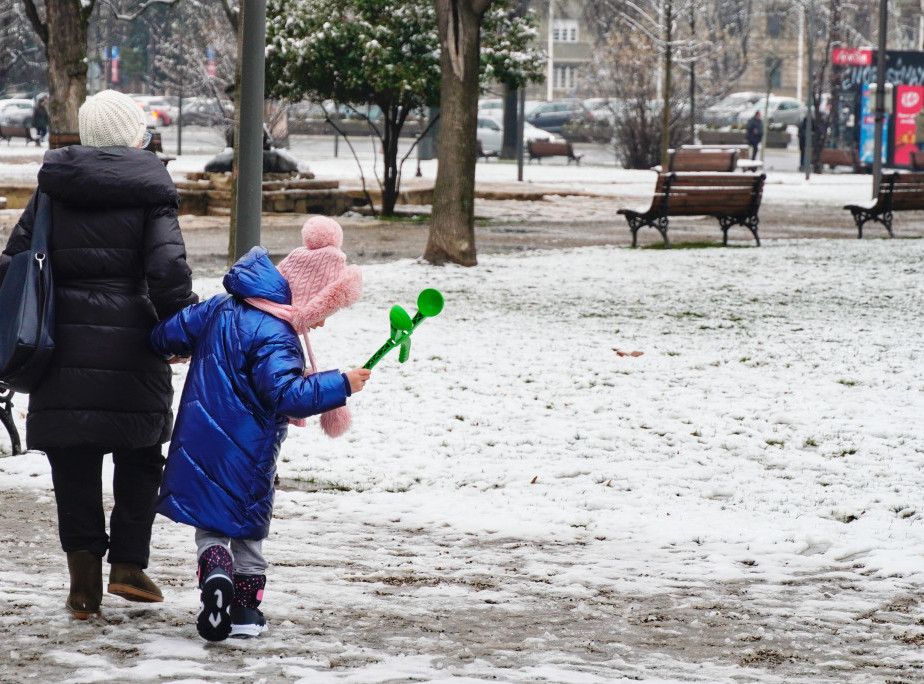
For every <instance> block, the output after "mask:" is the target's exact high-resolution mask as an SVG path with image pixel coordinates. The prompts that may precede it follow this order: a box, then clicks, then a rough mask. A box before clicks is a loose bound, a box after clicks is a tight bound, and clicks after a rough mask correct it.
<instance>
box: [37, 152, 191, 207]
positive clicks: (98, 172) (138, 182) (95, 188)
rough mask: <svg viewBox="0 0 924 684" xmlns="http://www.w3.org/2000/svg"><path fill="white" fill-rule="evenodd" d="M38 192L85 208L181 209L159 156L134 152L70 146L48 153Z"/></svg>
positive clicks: (41, 170) (40, 173)
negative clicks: (157, 207)
mask: <svg viewBox="0 0 924 684" xmlns="http://www.w3.org/2000/svg"><path fill="white" fill-rule="evenodd" d="M38 183H39V187H40V188H41V189H42V190H44V191H45V192H46V193H48V195H50V196H51V197H52V199H54V200H56V201H58V202H62V203H64V204H71V205H75V206H80V207H97V206H101V207H108V208H122V207H138V206H152V205H153V206H156V205H163V204H167V205H172V206H174V207H177V206H179V203H180V198H179V195H178V194H177V190H176V186H175V185H174V184H173V179H172V178H171V177H170V174H169V173H167V169H166V167H164V164H163V162H162V161H160V159H158V158H157V155H155V154H152V153H150V152H148V151H146V150H140V149H136V148H132V147H86V146H84V145H71V146H69V147H62V148H59V149H57V150H48V152H46V153H45V159H44V162H43V163H42V168H41V169H39V173H38Z"/></svg>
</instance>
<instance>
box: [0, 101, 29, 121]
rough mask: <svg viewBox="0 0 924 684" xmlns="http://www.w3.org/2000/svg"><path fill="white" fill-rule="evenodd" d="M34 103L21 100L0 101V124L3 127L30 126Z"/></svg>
mask: <svg viewBox="0 0 924 684" xmlns="http://www.w3.org/2000/svg"><path fill="white" fill-rule="evenodd" d="M34 109H35V103H34V102H33V101H32V100H26V99H22V98H10V99H7V100H0V124H3V125H4V126H25V127H26V128H29V127H30V126H32V111H33V110H34Z"/></svg>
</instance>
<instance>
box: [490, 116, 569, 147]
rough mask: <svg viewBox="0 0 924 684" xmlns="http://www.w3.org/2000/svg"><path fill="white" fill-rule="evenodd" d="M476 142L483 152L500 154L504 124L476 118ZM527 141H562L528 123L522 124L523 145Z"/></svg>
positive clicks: (498, 121)
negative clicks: (479, 144) (477, 141)
mask: <svg viewBox="0 0 924 684" xmlns="http://www.w3.org/2000/svg"><path fill="white" fill-rule="evenodd" d="M476 135H477V137H478V140H480V141H481V149H483V150H484V151H485V152H500V148H501V146H502V145H503V144H504V124H503V121H500V120H499V119H495V118H492V117H490V116H479V117H478V132H477V134H476ZM528 140H551V141H553V142H561V141H562V140H563V139H562V138H561V137H559V136H557V135H555V134H554V133H549V132H548V131H544V130H542V129H541V128H536V127H535V126H533V125H532V124H530V123H527V122H525V121H524V122H523V144H524V146H525V145H526V141H528Z"/></svg>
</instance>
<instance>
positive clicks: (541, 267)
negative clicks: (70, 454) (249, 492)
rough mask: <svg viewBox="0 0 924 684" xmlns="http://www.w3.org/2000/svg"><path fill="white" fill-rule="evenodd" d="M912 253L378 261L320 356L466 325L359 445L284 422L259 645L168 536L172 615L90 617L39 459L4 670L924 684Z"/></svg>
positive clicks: (870, 243)
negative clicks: (458, 264)
mask: <svg viewBox="0 0 924 684" xmlns="http://www.w3.org/2000/svg"><path fill="white" fill-rule="evenodd" d="M922 263H924V241H922V240H873V239H870V240H864V241H858V240H806V241H779V242H773V243H771V244H768V245H765V246H764V247H761V248H759V249H755V248H750V249H721V248H713V249H699V250H674V251H670V252H665V251H662V250H629V249H625V248H618V247H597V248H585V249H578V250H569V251H560V252H543V253H533V254H524V255H518V256H496V257H495V256H492V257H485V258H483V259H481V263H480V265H479V266H478V267H476V268H473V269H462V268H453V267H447V268H442V269H436V268H431V267H428V266H425V265H423V264H420V263H416V262H412V261H402V262H395V263H391V264H381V265H374V266H366V267H364V275H365V281H366V293H365V295H364V298H363V299H362V300H361V301H360V303H358V304H357V305H356V306H355V307H354V308H353V309H351V310H350V311H347V312H343V313H341V314H338V315H337V316H336V317H335V318H334V319H332V320H331V323H330V325H329V326H328V327H326V328H325V329H324V330H323V331H319V332H318V333H317V334H316V337H317V339H316V340H313V345H314V348H315V352H316V355H317V358H318V362H319V364H320V365H321V366H340V367H342V368H345V367H347V366H348V365H351V364H356V365H359V364H360V363H362V361H364V360H365V359H366V358H367V357H368V356H369V354H371V352H372V351H374V349H375V348H376V347H377V346H378V345H379V344H380V343H381V342H382V341H384V338H385V336H386V335H387V311H388V308H389V307H390V306H391V305H392V304H395V303H400V304H402V305H403V306H405V307H406V308H408V309H409V310H411V311H413V310H414V306H413V301H414V297H415V296H416V293H417V292H419V290H420V289H422V288H423V287H431V286H432V287H437V288H439V289H440V290H442V291H443V292H444V294H445V295H446V299H447V306H446V309H445V311H444V313H443V314H442V315H441V316H440V317H439V318H436V319H434V320H433V321H428V322H427V323H426V324H425V325H423V326H421V328H420V329H419V330H418V331H417V332H415V335H414V347H413V349H412V353H411V360H410V361H409V362H408V364H406V365H400V364H398V363H397V359H396V358H392V357H388V358H386V360H385V361H383V362H382V363H381V364H379V366H378V367H377V368H376V372H375V374H374V375H373V379H372V381H371V382H370V384H369V385H368V386H367V389H366V390H365V391H364V392H363V393H362V394H360V395H357V397H356V398H355V401H354V402H353V404H352V406H353V411H354V417H355V420H356V426H355V429H354V431H353V432H351V433H350V435H349V436H348V437H347V438H344V439H343V440H339V441H329V440H327V439H326V438H324V437H323V435H322V434H321V432H320V431H319V429H318V428H317V426H316V425H310V426H309V427H308V428H306V429H301V430H298V429H292V430H290V436H289V439H288V440H287V442H286V443H285V445H284V446H283V451H282V458H281V461H280V464H279V474H280V477H281V478H282V482H283V487H282V489H281V490H280V492H279V493H278V495H277V520H276V522H275V523H274V528H273V533H272V536H271V538H270V539H269V540H268V542H267V544H266V547H265V550H266V554H267V556H268V558H269V559H270V561H271V562H272V563H273V568H272V569H271V573H270V580H269V584H268V586H267V594H266V601H265V604H264V608H265V612H266V614H267V617H268V619H269V622H270V631H269V632H268V633H267V634H265V635H264V636H263V637H261V638H260V639H259V640H256V641H252V642H226V643H224V644H219V645H209V644H206V643H204V642H202V641H200V640H199V639H198V638H197V637H196V635H195V630H194V626H193V624H192V617H193V615H194V612H195V610H196V608H197V600H198V599H197V591H196V589H195V580H194V578H193V574H194V565H193V558H192V548H191V547H192V542H191V535H190V534H189V533H188V531H187V530H186V529H185V528H183V527H181V526H178V525H174V524H172V523H169V522H167V521H164V520H162V519H158V523H157V525H156V529H155V533H154V539H155V549H154V552H153V558H152V568H151V574H152V575H153V576H154V577H155V579H157V580H158V581H159V582H161V583H162V585H163V586H164V587H165V593H166V594H167V595H168V598H167V602H165V603H164V604H163V605H161V606H156V607H153V608H147V607H142V608H139V607H138V606H133V605H130V604H126V603H123V602H120V601H119V600H118V599H116V598H115V597H109V596H107V597H106V599H105V600H104V606H103V609H104V612H103V617H102V618H101V619H98V620H93V621H90V622H88V623H75V622H73V621H71V620H70V619H69V618H68V617H67V615H66V613H65V611H64V609H63V599H64V595H65V586H66V571H65V568H64V563H63V558H62V557H61V554H60V552H59V551H58V549H57V544H56V540H55V529H54V527H55V526H54V506H53V499H52V493H51V491H50V477H49V475H48V472H47V471H48V468H47V465H46V463H45V462H44V460H43V459H42V457H41V456H38V455H26V456H21V457H14V458H4V459H0V490H2V501H0V518H2V523H0V535H2V536H0V583H2V585H3V587H4V592H3V595H2V597H0V633H2V634H3V637H4V639H3V642H4V650H7V651H8V652H9V654H10V655H9V660H8V661H7V664H5V665H3V666H2V667H3V672H2V674H0V679H2V680H3V681H6V680H7V679H9V680H10V681H21V680H25V679H27V678H29V677H31V676H36V677H41V678H44V679H45V680H47V681H62V682H64V681H73V682H85V681H105V680H108V681H127V680H141V681H149V680H150V681H153V680H158V681H173V682H193V681H197V682H198V681H268V682H269V681H273V682H275V681H303V682H328V681H330V682H407V681H444V680H445V681H449V680H450V679H451V680H452V681H453V682H465V681H488V680H492V681H498V680H499V681H508V682H537V681H549V682H591V683H593V682H612V681H620V680H622V679H623V678H626V680H629V681H637V680H641V681H646V682H666V681H669V682H679V681H692V682H780V683H782V682H797V681H798V682H812V683H815V682H847V681H849V682H851V683H854V682H859V683H865V682H879V683H881V682H884V681H890V682H915V681H921V680H922V679H924V650H922V644H924V626H922V625H924V606H922V605H921V604H920V603H919V596H920V593H921V591H920V588H921V582H922V579H924V573H922V558H924V534H922V519H921V513H920V511H921V510H922V509H921V505H922V504H921V491H922V488H924V470H922V468H921V465H922V460H924V422H922V419H921V416H922V409H924V363H922V361H924V352H922V350H921V339H922V337H924V296H922V287H921V279H922V272H924V266H922ZM218 288H219V283H218V281H217V280H216V279H202V280H199V281H197V291H199V292H200V294H203V295H206V296H207V295H209V294H212V293H214V292H217V290H218ZM615 349H619V350H622V351H632V350H640V351H643V352H644V355H642V356H639V357H637V358H634V357H631V356H625V357H624V356H619V355H617V353H616V351H614V350H615ZM177 372H178V375H177V376H176V386H177V388H179V387H180V386H181V383H182V379H183V378H182V372H184V370H183V369H177ZM20 419H21V417H20ZM0 439H2V437H0ZM3 448H4V444H3V442H0V450H2V449H3Z"/></svg>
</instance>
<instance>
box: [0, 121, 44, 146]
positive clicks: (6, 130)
mask: <svg viewBox="0 0 924 684" xmlns="http://www.w3.org/2000/svg"><path fill="white" fill-rule="evenodd" d="M13 138H25V140H26V145H28V144H29V143H30V142H34V143H35V144H36V145H38V144H39V141H38V138H33V137H32V129H31V128H29V127H28V126H8V125H7V124H0V139H3V140H6V144H7V145H9V144H10V143H11V142H12V141H13Z"/></svg>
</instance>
